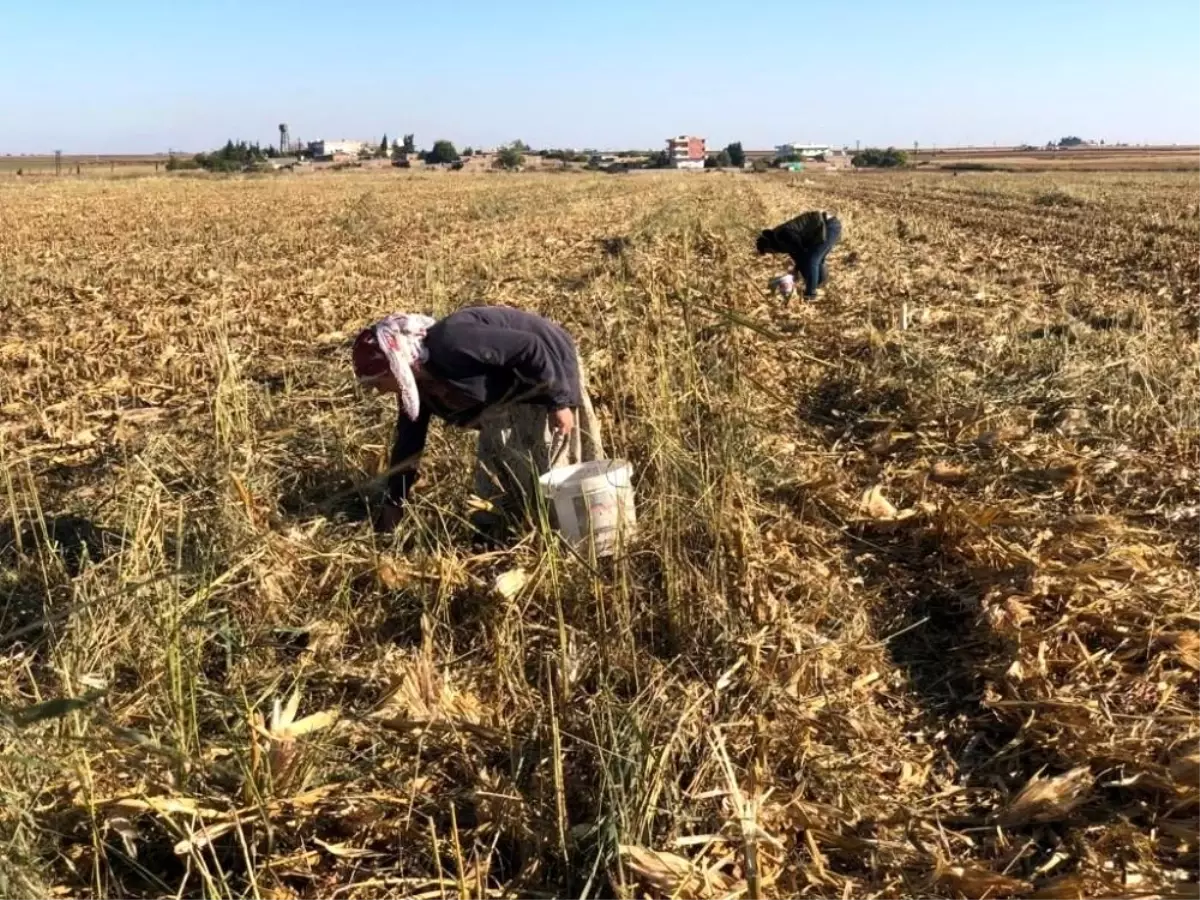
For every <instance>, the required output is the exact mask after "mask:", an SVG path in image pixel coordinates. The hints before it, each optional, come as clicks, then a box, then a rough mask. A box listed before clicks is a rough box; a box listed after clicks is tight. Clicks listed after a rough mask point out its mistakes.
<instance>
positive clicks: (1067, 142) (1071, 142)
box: [1058, 135, 1083, 147]
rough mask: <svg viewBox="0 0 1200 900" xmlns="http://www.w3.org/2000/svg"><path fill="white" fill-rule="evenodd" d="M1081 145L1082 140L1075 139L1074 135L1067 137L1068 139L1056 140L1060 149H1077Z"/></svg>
mask: <svg viewBox="0 0 1200 900" xmlns="http://www.w3.org/2000/svg"><path fill="white" fill-rule="evenodd" d="M1082 143H1083V138H1078V137H1075V135H1069V136H1068V137H1065V138H1059V139H1058V146H1060V147H1078V146H1079V145H1080V144H1082Z"/></svg>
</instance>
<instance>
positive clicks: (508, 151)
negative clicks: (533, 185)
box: [492, 141, 525, 172]
mask: <svg viewBox="0 0 1200 900" xmlns="http://www.w3.org/2000/svg"><path fill="white" fill-rule="evenodd" d="M518 144H520V141H513V142H512V143H511V144H509V145H508V146H507V147H504V148H502V149H501V150H500V152H499V153H497V154H496V161H495V162H494V163H492V165H494V166H495V167H496V168H497V169H507V170H508V171H510V172H511V171H512V170H514V169H519V168H520V167H521V166H522V165H523V164H524V162H525V154H524V153H522V152H521V148H520V147H518V146H517V145H518Z"/></svg>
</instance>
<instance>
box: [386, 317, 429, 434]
mask: <svg viewBox="0 0 1200 900" xmlns="http://www.w3.org/2000/svg"><path fill="white" fill-rule="evenodd" d="M436 322H437V319H433V318H430V317H429V316H423V315H420V314H414V315H405V314H400V313H396V314H393V315H390V316H388V317H387V318H385V319H380V320H379V321H378V322H376V323H375V324H374V325H373V326H372V327H373V328H374V330H375V337H376V339H377V340H378V341H379V349H380V350H382V351H383V353H384V355H385V356H386V357H387V361H388V368H389V369H390V370H391V372H392V375H393V377H394V378H395V379H396V383H397V384H398V385H400V402H401V403H402V404H404V413H405V415H407V416H408V418H409V420H410V421H413V422H415V421H416V420H417V416H418V415H419V414H420V412H421V398H420V395H419V394H418V393H417V382H416V379H415V378H413V371H412V366H413V363H416V362H425V360H427V359H428V358H429V353H428V351H427V350H426V349H425V333H426V332H427V331H429V329H430V328H432V327H433V325H434V324H435V323H436Z"/></svg>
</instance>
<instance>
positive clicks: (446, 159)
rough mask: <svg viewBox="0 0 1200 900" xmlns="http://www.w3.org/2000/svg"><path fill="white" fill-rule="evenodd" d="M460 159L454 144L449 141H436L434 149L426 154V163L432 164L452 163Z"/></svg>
mask: <svg viewBox="0 0 1200 900" xmlns="http://www.w3.org/2000/svg"><path fill="white" fill-rule="evenodd" d="M456 159H458V151H457V150H455V149H454V144H452V143H450V141H447V140H441V141H434V142H433V149H432V150H430V151H429V152H428V153H426V154H425V162H427V163H431V164H434V165H436V164H438V163H452V162H454V161H455V160H456Z"/></svg>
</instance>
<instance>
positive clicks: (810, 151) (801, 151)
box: [775, 144, 832, 159]
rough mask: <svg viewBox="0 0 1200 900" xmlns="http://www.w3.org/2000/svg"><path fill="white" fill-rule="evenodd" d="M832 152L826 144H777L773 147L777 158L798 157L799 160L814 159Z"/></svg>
mask: <svg viewBox="0 0 1200 900" xmlns="http://www.w3.org/2000/svg"><path fill="white" fill-rule="evenodd" d="M831 152H832V148H831V147H830V146H829V145H828V144H778V145H776V147H775V156H776V157H777V158H780V157H782V158H785V159H786V158H787V157H791V156H799V157H800V158H801V159H814V158H815V157H818V156H825V155H826V154H828V153H831Z"/></svg>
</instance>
